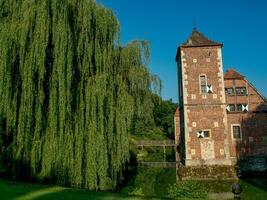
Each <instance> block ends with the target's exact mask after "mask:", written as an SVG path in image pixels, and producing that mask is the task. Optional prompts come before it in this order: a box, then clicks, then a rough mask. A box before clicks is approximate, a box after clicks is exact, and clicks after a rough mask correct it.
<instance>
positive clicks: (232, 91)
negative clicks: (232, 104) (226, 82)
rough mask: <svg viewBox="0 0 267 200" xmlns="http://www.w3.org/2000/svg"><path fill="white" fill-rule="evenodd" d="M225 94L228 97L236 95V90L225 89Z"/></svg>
mask: <svg viewBox="0 0 267 200" xmlns="http://www.w3.org/2000/svg"><path fill="white" fill-rule="evenodd" d="M225 94H227V95H234V94H235V92H234V88H225Z"/></svg>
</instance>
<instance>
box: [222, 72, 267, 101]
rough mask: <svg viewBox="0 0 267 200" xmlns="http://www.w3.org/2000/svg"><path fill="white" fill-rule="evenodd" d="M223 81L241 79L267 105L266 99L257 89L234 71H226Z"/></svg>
mask: <svg viewBox="0 0 267 200" xmlns="http://www.w3.org/2000/svg"><path fill="white" fill-rule="evenodd" d="M224 79H243V80H245V81H246V82H247V83H248V85H250V87H252V88H253V89H254V90H255V92H256V93H257V94H258V95H259V96H260V97H261V98H262V99H263V101H264V102H266V103H267V99H266V98H265V97H264V96H263V95H262V94H261V93H260V92H259V91H258V90H257V88H256V87H254V85H252V83H250V82H249V81H248V80H247V79H246V78H245V76H242V75H241V74H239V73H238V72H237V71H235V70H234V69H229V70H227V71H226V73H225V74H224Z"/></svg>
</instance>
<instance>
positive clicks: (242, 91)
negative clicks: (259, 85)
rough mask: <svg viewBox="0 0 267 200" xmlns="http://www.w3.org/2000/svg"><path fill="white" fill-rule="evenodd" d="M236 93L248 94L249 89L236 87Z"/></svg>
mask: <svg viewBox="0 0 267 200" xmlns="http://www.w3.org/2000/svg"><path fill="white" fill-rule="evenodd" d="M235 93H236V95H246V94H247V89H246V88H245V87H237V88H235Z"/></svg>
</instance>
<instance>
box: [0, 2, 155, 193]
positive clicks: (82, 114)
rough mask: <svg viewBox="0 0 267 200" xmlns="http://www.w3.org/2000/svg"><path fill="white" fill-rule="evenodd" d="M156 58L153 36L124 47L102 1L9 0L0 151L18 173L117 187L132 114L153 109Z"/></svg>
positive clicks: (1, 59) (3, 38)
mask: <svg viewBox="0 0 267 200" xmlns="http://www.w3.org/2000/svg"><path fill="white" fill-rule="evenodd" d="M148 60H149V45H148V44H147V42H138V41H135V42H132V43H130V44H128V45H126V46H124V47H121V46H120V44H119V23H118V21H117V19H116V18H115V16H114V15H113V13H112V11H111V10H108V9H105V8H103V7H101V6H99V5H97V4H96V3H95V1H94V0H36V1H31V0H18V1H11V0H1V1H0V131H1V136H2V137H0V138H1V139H2V138H3V136H4V135H5V136H7V137H8V138H11V139H10V140H9V141H8V142H6V143H5V144H2V145H1V144H0V145H1V146H0V149H2V148H4V149H11V156H10V157H11V159H10V160H9V162H10V163H9V164H11V165H12V167H11V169H12V174H13V177H14V176H15V177H16V176H17V177H18V178H19V177H21V176H23V178H26V179H27V180H28V179H39V180H53V181H56V182H57V183H58V184H63V185H70V186H73V187H79V188H89V189H94V190H109V189H114V188H115V187H116V186H117V184H118V181H120V180H121V178H122V170H123V168H124V165H125V162H127V161H128V159H129V142H128V133H129V132H130V130H131V128H132V127H133V120H134V117H135V116H137V117H139V116H140V115H141V113H146V115H148V116H150V115H152V107H151V103H152V100H151V88H156V87H157V85H158V82H157V81H155V76H152V75H150V73H149V71H148V69H147V67H146V64H147V62H148ZM153 83H155V84H153ZM144 109H146V111H145V112H144ZM0 143H1V141H0ZM5 164H6V165H8V164H7V163H5Z"/></svg>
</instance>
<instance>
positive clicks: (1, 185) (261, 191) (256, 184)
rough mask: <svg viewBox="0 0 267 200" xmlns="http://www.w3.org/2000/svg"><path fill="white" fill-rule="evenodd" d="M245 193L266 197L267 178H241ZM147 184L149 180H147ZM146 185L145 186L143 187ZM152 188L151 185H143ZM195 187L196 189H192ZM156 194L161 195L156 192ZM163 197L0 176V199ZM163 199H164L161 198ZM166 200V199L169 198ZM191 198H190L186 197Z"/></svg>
mask: <svg viewBox="0 0 267 200" xmlns="http://www.w3.org/2000/svg"><path fill="white" fill-rule="evenodd" d="M240 183H241V185H242V188H243V192H242V195H241V197H242V198H241V199H242V200H255V199H256V200H266V199H267V180H266V179H264V178H262V179H249V180H242V181H240ZM146 184H148V183H146ZM202 184H204V185H205V187H207V188H209V192H215V193H218V192H219V193H220V192H230V190H231V189H230V188H231V187H230V186H231V184H230V183H228V182H221V181H218V182H210V183H208V182H205V181H203V182H202ZM143 187H144V186H143ZM143 189H144V191H145V190H149V187H144V188H143ZM192 190H194V188H192ZM145 195H147V194H145ZM156 196H159V195H157V194H156ZM76 199H77V200H102V199H103V200H148V199H149V200H150V199H152V200H153V199H154V200H160V198H156V197H138V196H129V195H127V194H123V193H108V192H90V191H88V190H78V189H71V188H66V187H59V186H49V185H39V184H29V183H20V182H14V181H7V180H2V179H0V200H76ZM161 199H162V198H161ZM166 199H167V198H166ZM183 200H188V199H183Z"/></svg>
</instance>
